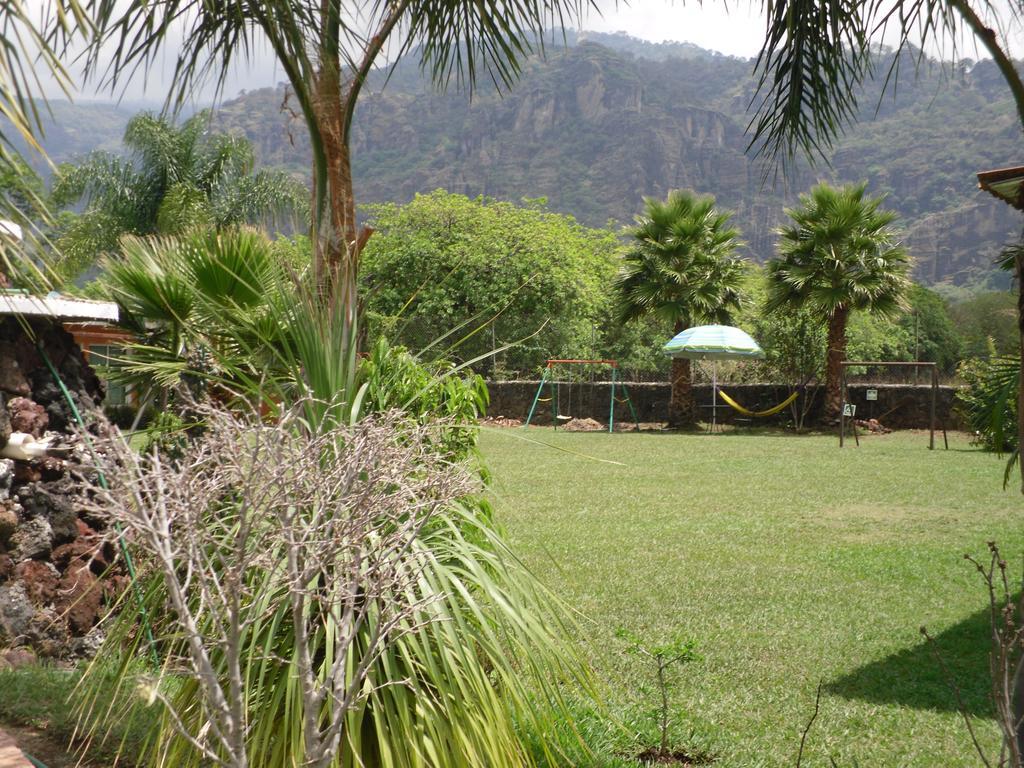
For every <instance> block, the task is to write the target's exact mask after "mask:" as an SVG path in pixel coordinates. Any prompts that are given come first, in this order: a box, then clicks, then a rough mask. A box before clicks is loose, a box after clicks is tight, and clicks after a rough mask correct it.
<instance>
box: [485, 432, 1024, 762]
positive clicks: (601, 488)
mask: <svg viewBox="0 0 1024 768" xmlns="http://www.w3.org/2000/svg"><path fill="white" fill-rule="evenodd" d="M524 435H525V436H528V438H529V441H528V440H524V439H523V437H524ZM531 441H540V442H541V443H547V444H548V445H544V444H538V442H531ZM939 445H940V447H941V439H940V441H939ZM482 446H483V451H484V454H485V457H486V459H487V461H488V464H489V466H490V469H491V470H492V472H493V475H494V482H493V491H492V493H493V498H494V502H495V506H496V510H497V515H498V519H499V521H500V522H501V523H502V524H503V525H504V526H505V527H506V529H507V531H508V534H509V537H510V540H511V543H512V546H513V548H514V550H515V551H516V552H518V553H519V554H520V556H521V557H523V559H524V560H525V561H526V563H527V565H529V566H530V567H531V568H532V569H533V570H534V571H535V572H536V573H537V574H538V575H540V576H541V578H542V580H543V581H545V582H546V583H547V584H548V585H549V586H551V587H553V588H554V590H555V591H556V592H558V593H559V594H561V595H562V596H563V597H564V599H565V600H566V602H567V603H568V604H569V605H571V606H573V607H574V608H575V609H576V610H578V611H579V613H580V615H581V617H582V626H583V635H584V636H583V637H582V638H581V640H582V641H583V643H584V646H585V648H586V649H587V653H588V654H589V656H590V658H591V660H592V662H593V664H594V666H595V667H596V669H597V670H598V671H599V673H600V675H601V676H602V678H604V679H605V680H606V681H607V683H608V684H607V702H608V705H609V708H610V709H611V711H612V712H613V713H615V714H616V715H617V716H618V717H619V718H620V719H621V721H622V722H623V723H624V724H625V727H624V729H623V730H622V731H607V730H606V731H605V732H602V733H600V734H598V735H597V737H595V740H596V741H597V742H598V749H599V751H601V752H603V753H604V755H603V761H599V762H601V764H603V765H615V764H619V762H620V761H617V760H615V759H614V755H615V754H616V753H620V754H621V753H633V754H635V753H636V752H639V751H640V748H641V746H645V745H646V744H642V743H643V742H649V741H650V740H651V739H652V738H653V721H652V719H651V714H652V713H651V709H652V708H653V706H654V705H655V699H654V691H653V685H651V684H650V682H649V680H650V677H649V674H648V673H647V671H646V670H645V669H644V668H643V667H641V666H640V665H639V662H638V661H637V660H636V658H635V657H632V656H629V655H626V654H625V653H623V651H624V650H625V648H624V646H623V643H622V641H620V640H617V639H616V638H615V632H616V629H617V628H619V627H626V628H628V629H630V630H631V631H633V632H636V633H638V634H640V635H642V636H645V637H648V638H650V639H652V640H653V641H658V640H661V639H668V638H670V637H671V636H673V635H676V634H680V633H682V634H684V635H688V636H692V637H694V638H696V639H697V640H698V641H699V643H700V651H701V653H702V655H703V657H704V660H703V661H702V662H700V663H697V664H691V665H687V666H686V667H685V668H684V669H683V670H682V672H681V674H680V676H679V682H678V689H677V691H676V699H675V702H676V705H675V711H674V714H675V715H676V717H677V718H678V724H677V728H676V732H675V733H676V740H677V742H678V745H679V746H683V747H689V748H692V749H696V750H701V749H704V750H709V751H711V752H713V753H714V754H715V756H716V762H715V764H716V765H717V766H721V767H722V768H726V767H727V766H728V767H735V768H739V767H741V766H742V767H744V768H747V767H750V768H753V767H754V766H793V765H794V763H795V758H796V752H797V748H798V744H799V740H800V732H801V731H802V729H803V727H804V725H805V723H806V722H807V720H808V718H809V717H810V715H811V713H812V712H813V709H814V698H815V690H816V688H817V686H818V684H819V682H823V693H822V700H821V712H820V714H819V716H818V718H817V721H816V722H815V724H814V728H813V730H812V731H811V733H810V735H809V737H808V746H807V749H806V753H805V756H804V765H805V766H809V765H814V766H822V765H828V764H829V763H828V758H829V757H833V758H835V760H836V762H837V764H838V765H840V766H853V765H860V766H908V767H909V766H953V765H958V766H960V765H975V764H978V763H979V761H978V759H977V757H976V755H975V754H974V752H973V751H972V747H971V744H970V740H969V737H968V735H967V731H966V729H965V728H964V727H963V723H962V721H961V719H960V716H959V715H958V713H957V712H956V710H955V707H954V698H953V695H952V693H951V691H950V689H949V687H948V685H947V682H946V680H945V678H944V677H943V675H942V673H941V671H940V670H939V667H938V665H937V663H936V662H935V660H934V658H933V655H932V653H931V651H930V650H929V649H928V648H927V646H925V645H923V644H922V638H921V635H920V634H919V627H921V625H926V626H927V627H928V629H929V631H930V632H931V633H932V634H934V635H937V636H938V642H939V644H940V645H941V647H942V649H943V654H944V657H945V658H946V660H947V663H948V664H949V665H950V667H951V668H952V670H953V671H954V673H955V675H956V676H957V678H958V682H959V685H960V687H961V689H962V694H963V696H964V699H965V701H966V706H967V708H968V709H969V710H970V712H971V713H972V715H973V716H975V717H977V718H980V724H979V730H980V732H981V735H982V738H983V740H984V741H985V743H986V744H987V745H989V746H990V747H993V746H995V745H996V744H997V734H996V730H995V725H994V722H993V721H992V720H991V719H990V718H991V712H990V706H989V704H988V701H987V681H986V676H987V648H988V646H987V636H986V632H987V626H988V624H987V622H988V619H987V615H986V613H985V605H986V596H985V594H984V592H983V588H982V585H981V582H980V581H979V579H978V576H977V574H976V573H975V572H974V571H973V569H972V568H971V566H970V565H969V564H968V563H966V562H965V561H964V560H963V554H964V553H965V552H971V553H975V554H980V555H984V554H985V552H986V542H987V541H989V540H990V539H996V540H998V541H999V542H1000V544H1001V545H1002V546H1003V547H1004V551H1005V552H1006V553H1007V555H1010V554H1012V553H1014V554H1015V553H1019V552H1021V550H1022V549H1024V526H1022V525H1021V522H1022V521H1021V509H1022V507H1021V498H1020V496H1019V495H1018V494H1016V493H1015V492H1013V491H1012V490H1011V491H1003V490H1002V469H1003V464H1002V462H1001V461H999V460H998V459H996V458H995V457H993V456H992V455H990V454H985V453H982V452H979V451H976V450H973V449H971V448H970V446H969V445H968V443H967V440H966V437H965V436H963V435H952V436H951V442H950V448H951V450H949V451H944V450H941V449H940V450H936V451H929V450H928V449H927V435H926V434H921V433H895V434H892V435H886V436H871V437H867V438H863V439H862V445H861V447H860V448H855V447H853V446H852V445H851V446H850V447H848V448H844V449H842V450H840V449H839V448H838V445H837V440H836V438H835V437H834V436H825V435H817V436H806V437H796V436H791V435H782V434H756V433H755V434H750V433H745V434H744V433H732V434H729V433H727V434H723V435H672V434H659V433H650V434H616V435H608V434H604V433H598V434H594V433H590V434H587V433H564V432H559V433H553V432H552V431H551V430H549V429H547V430H545V429H531V430H530V431H528V432H526V433H524V432H522V431H519V430H498V429H490V430H487V432H486V433H485V434H484V436H483V440H482ZM559 449H560V450H559ZM599 459H600V460H604V461H598V460H599ZM608 462H617V463H608ZM1016 560H1017V562H1016V564H1015V565H1016V567H1017V568H1018V570H1019V568H1020V559H1019V556H1018V557H1017V558H1016ZM637 731H643V732H644V733H643V735H642V736H637V735H636V732H637ZM622 764H625V763H624V762H623V763H622Z"/></svg>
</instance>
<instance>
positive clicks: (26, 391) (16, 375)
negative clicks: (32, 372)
mask: <svg viewBox="0 0 1024 768" xmlns="http://www.w3.org/2000/svg"><path fill="white" fill-rule="evenodd" d="M10 350H11V347H10V345H8V344H0V357H2V358H3V359H4V362H5V365H0V390H2V391H3V392H6V393H8V394H11V395H15V396H20V397H27V396H28V395H30V394H32V389H31V387H30V386H29V383H28V378H26V376H25V374H24V373H23V372H22V370H21V366H20V365H19V364H18V360H17V359H15V358H14V357H13V356H12V355H11V351H10Z"/></svg>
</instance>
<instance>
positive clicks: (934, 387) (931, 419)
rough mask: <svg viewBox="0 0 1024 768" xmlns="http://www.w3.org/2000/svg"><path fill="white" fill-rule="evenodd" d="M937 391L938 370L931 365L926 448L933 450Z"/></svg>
mask: <svg viewBox="0 0 1024 768" xmlns="http://www.w3.org/2000/svg"><path fill="white" fill-rule="evenodd" d="M938 391H939V372H938V370H937V369H936V367H935V366H934V365H933V366H932V402H931V406H930V407H929V409H928V410H929V413H928V430H929V433H930V434H929V437H928V450H929V451H934V450H935V396H936V394H938Z"/></svg>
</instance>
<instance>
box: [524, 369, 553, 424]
mask: <svg viewBox="0 0 1024 768" xmlns="http://www.w3.org/2000/svg"><path fill="white" fill-rule="evenodd" d="M547 378H548V369H547V368H545V369H544V370H543V371H542V372H541V374H540V385H539V386H538V387H537V394H536V395H534V396H533V405H531V406H530V413H529V414H528V415H527V417H526V423H525V424H523V426H524V427H528V426H530V420H531V419H533V412H534V411H535V410H536V408H537V402H538V401H539V400H540V393H541V392H543V391H544V382H545V381H546V380H547Z"/></svg>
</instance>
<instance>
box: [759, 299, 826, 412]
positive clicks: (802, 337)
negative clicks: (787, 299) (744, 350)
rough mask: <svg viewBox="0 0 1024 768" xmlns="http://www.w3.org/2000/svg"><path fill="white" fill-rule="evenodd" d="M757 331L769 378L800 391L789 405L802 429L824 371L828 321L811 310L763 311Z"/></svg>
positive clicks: (791, 390) (794, 390)
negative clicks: (798, 395)
mask: <svg viewBox="0 0 1024 768" xmlns="http://www.w3.org/2000/svg"><path fill="white" fill-rule="evenodd" d="M754 333H755V334H756V338H757V340H758V342H759V343H760V344H761V346H762V347H763V348H764V352H765V359H764V368H765V370H766V372H767V374H768V376H769V377H770V378H768V379H767V380H768V381H782V382H785V384H786V385H787V386H788V387H789V390H790V392H791V393H792V392H799V393H800V397H799V398H797V399H796V400H794V401H793V402H792V403H791V404H790V406H789V412H790V415H791V416H792V417H793V428H794V429H795V430H796V431H797V432H800V431H801V430H802V429H803V428H804V422H805V421H806V419H807V415H808V414H809V413H810V412H811V407H812V406H813V405H814V400H815V398H816V396H817V392H818V384H819V382H820V381H821V376H822V374H823V373H824V372H825V356H824V355H823V354H822V352H823V351H824V349H825V340H826V331H825V324H824V323H823V322H822V319H821V316H820V315H817V314H815V313H814V312H812V311H810V310H808V309H798V310H796V311H788V310H787V311H779V312H762V313H761V314H760V316H759V317H758V318H757V319H756V321H755V323H754Z"/></svg>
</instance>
